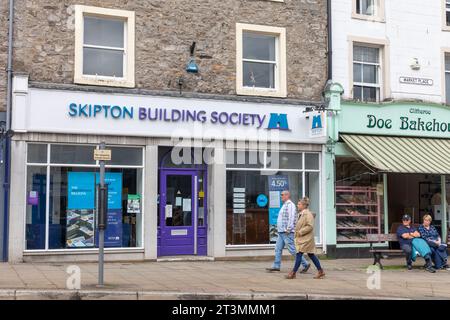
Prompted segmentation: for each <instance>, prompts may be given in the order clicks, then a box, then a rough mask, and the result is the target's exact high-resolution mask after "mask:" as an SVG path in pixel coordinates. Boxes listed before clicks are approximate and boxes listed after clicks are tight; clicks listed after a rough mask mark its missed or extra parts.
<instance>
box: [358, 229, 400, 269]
mask: <svg viewBox="0 0 450 320" xmlns="http://www.w3.org/2000/svg"><path fill="white" fill-rule="evenodd" d="M367 241H368V242H369V243H370V250H369V252H370V253H372V254H373V259H374V260H373V265H376V264H378V265H379V266H380V269H383V265H382V264H381V259H382V258H383V255H387V256H391V255H395V256H399V255H404V253H403V250H401V249H389V248H375V247H374V246H373V244H374V243H382V242H387V243H391V242H398V239H397V234H395V233H388V234H368V235H367Z"/></svg>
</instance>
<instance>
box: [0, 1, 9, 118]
mask: <svg viewBox="0 0 450 320" xmlns="http://www.w3.org/2000/svg"><path fill="white" fill-rule="evenodd" d="M8 15H9V12H8V1H5V0H3V1H0V111H4V110H5V109H6V79H7V77H6V62H7V52H8Z"/></svg>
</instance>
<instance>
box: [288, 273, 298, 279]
mask: <svg viewBox="0 0 450 320" xmlns="http://www.w3.org/2000/svg"><path fill="white" fill-rule="evenodd" d="M296 277H297V276H296V273H295V272H294V271H291V272H289V273H288V275H287V276H286V279H295V278H296Z"/></svg>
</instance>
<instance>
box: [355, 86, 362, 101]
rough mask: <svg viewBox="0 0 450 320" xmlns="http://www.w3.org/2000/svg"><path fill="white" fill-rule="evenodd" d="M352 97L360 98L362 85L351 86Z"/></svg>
mask: <svg viewBox="0 0 450 320" xmlns="http://www.w3.org/2000/svg"><path fill="white" fill-rule="evenodd" d="M353 99H355V100H358V101H361V100H362V87H360V86H354V87H353Z"/></svg>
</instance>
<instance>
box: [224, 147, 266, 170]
mask: <svg viewBox="0 0 450 320" xmlns="http://www.w3.org/2000/svg"><path fill="white" fill-rule="evenodd" d="M226 159H227V167H228V168H240V167H245V168H263V166H264V152H258V151H243V150H234V151H227V154H226Z"/></svg>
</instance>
